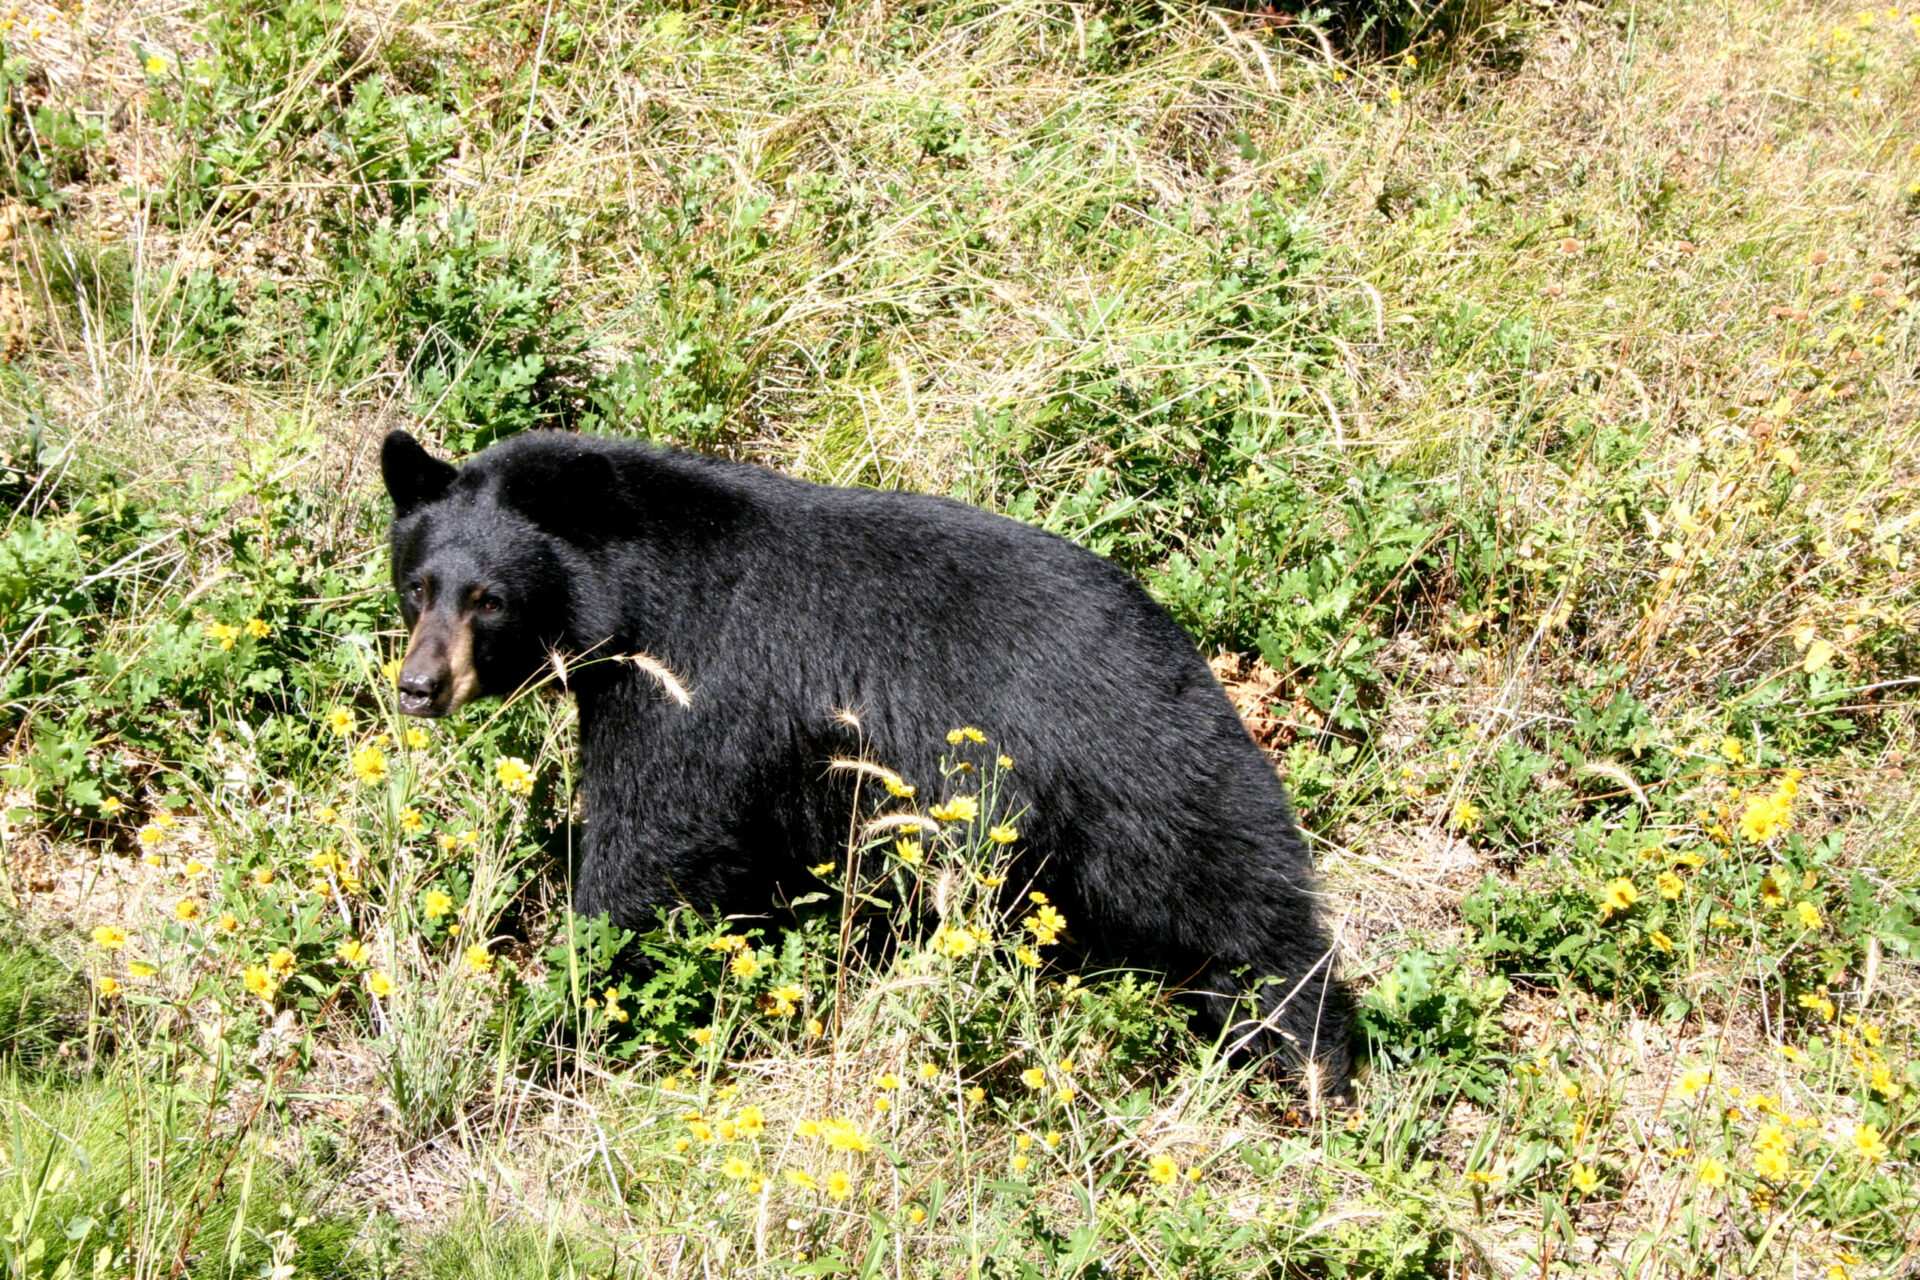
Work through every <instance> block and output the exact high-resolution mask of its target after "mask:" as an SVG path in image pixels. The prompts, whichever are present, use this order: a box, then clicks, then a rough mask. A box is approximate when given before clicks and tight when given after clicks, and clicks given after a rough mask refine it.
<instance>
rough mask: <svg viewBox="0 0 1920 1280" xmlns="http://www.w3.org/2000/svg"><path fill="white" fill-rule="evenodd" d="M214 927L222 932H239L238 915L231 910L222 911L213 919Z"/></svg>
mask: <svg viewBox="0 0 1920 1280" xmlns="http://www.w3.org/2000/svg"><path fill="white" fill-rule="evenodd" d="M214 927H215V928H216V929H218V930H220V932H222V933H238V932H240V917H239V916H237V915H235V914H233V912H231V911H222V912H221V913H220V918H219V919H218V920H216V921H214Z"/></svg>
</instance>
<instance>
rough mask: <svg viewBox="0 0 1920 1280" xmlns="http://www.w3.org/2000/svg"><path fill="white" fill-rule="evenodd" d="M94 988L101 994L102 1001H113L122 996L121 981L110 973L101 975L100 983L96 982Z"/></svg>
mask: <svg viewBox="0 0 1920 1280" xmlns="http://www.w3.org/2000/svg"><path fill="white" fill-rule="evenodd" d="M93 986H94V990H96V991H98V992H99V993H100V998H101V999H102V1000H111V999H113V998H114V997H115V996H117V995H119V994H120V979H118V978H116V977H114V976H113V975H112V974H110V973H103V974H101V975H100V979H99V981H97V982H95V983H94V984H93Z"/></svg>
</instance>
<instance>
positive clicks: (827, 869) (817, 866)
mask: <svg viewBox="0 0 1920 1280" xmlns="http://www.w3.org/2000/svg"><path fill="white" fill-rule="evenodd" d="M837 865H838V864H837V863H832V862H816V863H814V864H813V865H812V866H811V867H808V868H807V870H809V871H811V872H812V873H813V874H814V875H816V876H830V875H832V874H833V870H834V867H835V866H837Z"/></svg>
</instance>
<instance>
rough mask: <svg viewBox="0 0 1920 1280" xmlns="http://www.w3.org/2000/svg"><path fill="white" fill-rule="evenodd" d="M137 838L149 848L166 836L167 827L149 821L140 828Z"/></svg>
mask: <svg viewBox="0 0 1920 1280" xmlns="http://www.w3.org/2000/svg"><path fill="white" fill-rule="evenodd" d="M137 838H138V839H139V841H140V843H141V844H143V845H145V846H146V847H147V848H149V849H151V848H153V846H155V845H157V844H159V843H160V842H161V841H162V840H165V839H166V838H167V829H166V828H165V827H163V826H161V825H160V824H159V823H157V822H149V823H148V824H147V825H146V826H144V827H142V828H140V834H139V836H138V837H137Z"/></svg>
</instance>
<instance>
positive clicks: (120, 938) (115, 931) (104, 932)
mask: <svg viewBox="0 0 1920 1280" xmlns="http://www.w3.org/2000/svg"><path fill="white" fill-rule="evenodd" d="M93 945H94V946H96V947H99V948H100V949H101V950H102V951H118V950H119V949H120V948H122V947H124V946H126V945H127V931H126V930H125V929H122V928H121V927H120V926H119V925H117V924H101V925H95V926H94V928H93Z"/></svg>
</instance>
